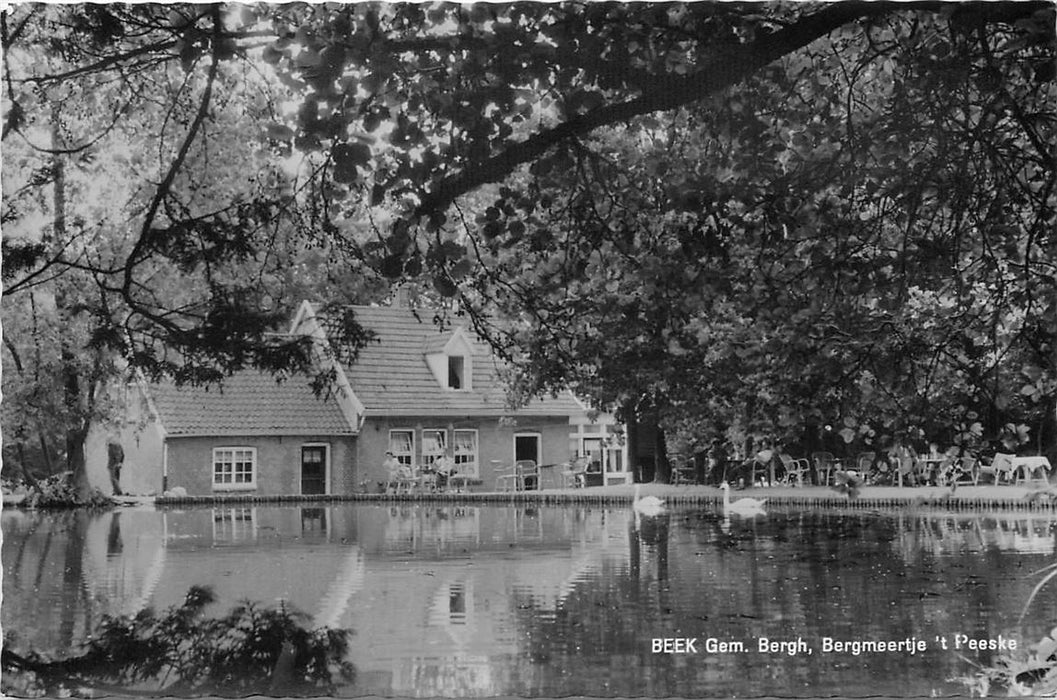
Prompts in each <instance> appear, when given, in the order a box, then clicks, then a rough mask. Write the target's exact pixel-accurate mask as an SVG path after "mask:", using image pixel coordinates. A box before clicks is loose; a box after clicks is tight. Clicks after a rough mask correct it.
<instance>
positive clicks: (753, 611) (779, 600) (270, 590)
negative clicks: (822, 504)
mask: <svg viewBox="0 0 1057 700" xmlns="http://www.w3.org/2000/svg"><path fill="white" fill-rule="evenodd" d="M2 518H3V519H2V526H3V534H4V540H3V566H4V580H3V594H4V597H3V609H2V622H3V627H4V631H5V634H12V633H13V634H14V635H15V640H16V645H15V646H17V647H19V648H27V647H29V648H33V649H36V650H39V651H51V652H63V651H69V650H71V649H73V648H74V647H75V645H76V644H77V643H78V642H80V641H82V640H83V639H84V638H85V636H86V635H87V634H89V633H90V632H91V630H92V629H93V628H94V626H95V625H96V624H97V623H98V621H99V620H100V618H101V616H102V615H104V614H118V613H134V612H136V611H137V610H139V609H141V608H143V607H144V606H153V607H155V608H157V609H160V608H164V607H167V606H170V605H174V604H176V603H179V602H180V601H181V600H182V598H183V596H184V594H185V593H186V592H187V590H188V588H189V587H190V586H191V585H193V584H208V585H210V586H212V587H213V588H214V590H215V591H216V593H217V595H218V602H217V603H216V604H215V612H216V614H221V613H223V612H226V611H227V610H228V609H229V608H230V606H231V605H232V604H233V603H235V602H237V601H240V600H243V599H251V600H255V601H259V602H261V603H265V604H269V605H271V604H277V603H278V602H279V601H282V602H283V604H285V605H290V606H293V607H295V608H297V609H299V610H301V611H303V612H305V613H307V614H308V615H309V616H311V619H312V620H313V621H314V622H315V624H318V625H331V626H336V627H344V628H351V629H352V630H353V631H354V635H353V636H352V637H351V645H350V649H349V658H350V660H351V661H352V662H353V663H354V665H355V667H356V670H357V674H356V678H355V680H354V681H353V682H352V683H351V684H349V685H347V686H345V687H343V688H342V689H341V695H346V696H357V695H364V694H380V695H397V696H416V697H424V696H438V695H439V696H458V697H464V696H491V695H501V694H502V695H506V694H512V695H524V696H565V695H570V694H583V695H591V696H653V697H665V696H670V695H679V696H690V697H728V696H734V695H737V696H742V697H744V696H762V695H769V696H818V695H852V696H867V695H871V696H873V695H888V696H900V697H910V696H914V697H921V696H932V695H941V696H942V695H950V694H958V693H963V692H964V689H963V688H962V686H960V685H958V684H956V683H952V682H950V681H949V679H950V678H953V677H956V676H959V675H963V674H966V673H968V672H970V671H971V666H970V665H969V663H968V661H967V659H968V660H971V661H975V662H987V661H988V660H990V659H991V658H993V657H992V654H993V653H994V652H976V651H970V650H968V649H965V648H962V649H960V650H955V649H954V646H955V641H956V637H957V635H964V636H965V637H967V638H971V639H995V640H997V639H998V638H999V636H1000V635H1001V636H1002V637H1003V638H1005V639H1013V640H1017V641H1018V642H1019V643H1020V644H1021V645H1028V644H1032V643H1035V642H1037V641H1038V640H1039V639H1041V638H1042V637H1043V635H1044V634H1045V633H1046V632H1047V631H1048V630H1049V629H1050V627H1052V625H1053V624H1054V622H1055V621H1057V584H1054V585H1052V586H1050V587H1049V588H1047V589H1044V590H1043V593H1042V594H1041V595H1040V596H1039V597H1038V598H1037V599H1036V600H1035V602H1034V603H1033V604H1032V605H1031V608H1030V611H1029V614H1028V615H1027V616H1026V617H1025V620H1024V622H1023V623H1020V622H1018V619H1019V618H1020V615H1021V612H1022V610H1023V606H1024V603H1025V601H1026V600H1027V599H1028V596H1029V594H1030V592H1031V590H1032V588H1033V587H1034V586H1035V584H1036V583H1037V582H1038V580H1039V576H1038V575H1037V574H1036V573H1035V572H1037V571H1038V570H1039V569H1041V568H1042V567H1043V566H1045V565H1046V564H1049V563H1051V562H1053V561H1054V553H1055V551H1057V546H1055V545H1057V528H1055V523H1054V516H1053V515H1045V516H1043V515H1037V514H1024V513H1011V514H1008V515H998V514H977V515H966V514H951V515H932V514H929V513H926V512H915V511H913V510H909V509H908V510H903V511H893V512H890V513H880V512H873V513H866V512H855V511H848V512H833V511H829V512H810V511H803V510H774V511H772V512H770V513H768V514H767V516H766V517H757V518H754V519H741V518H738V517H734V518H729V519H725V518H724V517H722V514H721V513H717V512H716V511H715V510H713V509H710V508H708V507H693V508H683V509H676V510H674V511H673V512H671V513H670V514H668V515H666V516H662V517H661V518H651V519H644V520H643V519H637V518H636V517H635V516H634V515H633V514H632V512H631V511H630V509H629V508H627V507H619V506H611V507H597V506H596V507H583V506H576V507H571V506H570V507H557V506H555V507H539V508H526V507H512V506H511V507H499V506H478V505H463V506H453V505H451V504H444V505H439V504H427V503H418V504H401V505H390V504H364V503H360V504H334V505H325V506H320V507H300V506H278V505H276V506H272V505H262V506H256V507H216V508H208V507H204V508H198V507H196V508H191V509H183V510H150V509H123V510H117V511H113V512H107V513H94V514H88V513H85V512H77V513H54V514H45V513H36V512H23V511H11V510H5V511H4V512H3V516H2ZM764 638H766V639H767V640H770V641H772V642H778V643H781V642H787V644H776V645H775V646H774V647H773V648H771V649H768V650H766V651H760V640H761V639H764ZM655 639H662V640H663V639H683V640H685V639H696V641H695V642H691V643H689V646H688V648H682V646H683V645H686V644H687V643H686V642H682V643H680V649H681V650H682V651H688V652H690V653H679V654H665V653H654V646H655V645H657V646H661V647H662V648H663V645H664V642H655V641H654V640H655ZM827 639H830V640H833V642H829V643H827V641H826V640H827ZM801 640H802V642H801ZM875 641H881V642H893V643H896V642H903V644H901V645H895V644H894V645H893V646H898V647H899V648H898V649H894V650H890V651H862V649H861V648H859V649H857V648H855V647H854V646H851V643H855V642H860V643H861V642H875ZM944 642H946V644H947V647H948V648H947V649H944V648H943V643H944ZM838 643H848V644H849V646H847V647H845V648H841V647H839V645H838ZM673 644H674V642H669V646H671V645H673ZM739 645H744V648H743V649H741V648H739ZM922 647H923V648H922ZM808 650H809V651H808ZM856 652H858V653H856Z"/></svg>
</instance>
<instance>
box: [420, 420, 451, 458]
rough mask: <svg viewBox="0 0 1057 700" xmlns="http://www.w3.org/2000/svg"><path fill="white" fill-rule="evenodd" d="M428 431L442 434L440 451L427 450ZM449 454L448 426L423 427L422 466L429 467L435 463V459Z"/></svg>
mask: <svg viewBox="0 0 1057 700" xmlns="http://www.w3.org/2000/svg"><path fill="white" fill-rule="evenodd" d="M426 433H437V434H439V435H440V451H439V452H438V451H436V450H431V451H429V452H426V445H427V444H429V441H428V440H427V439H426ZM447 456H448V429H447V428H423V429H422V466H424V467H428V466H430V465H431V464H433V461H434V460H436V459H439V458H440V457H447Z"/></svg>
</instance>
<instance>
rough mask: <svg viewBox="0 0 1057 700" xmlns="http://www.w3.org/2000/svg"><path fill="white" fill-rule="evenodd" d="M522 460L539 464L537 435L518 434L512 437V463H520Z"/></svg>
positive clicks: (538, 438) (538, 440) (538, 437)
mask: <svg viewBox="0 0 1057 700" xmlns="http://www.w3.org/2000/svg"><path fill="white" fill-rule="evenodd" d="M523 459H531V460H532V461H533V462H535V463H536V464H539V463H540V436H539V433H518V434H517V435H515V436H514V461H515V462H520V461H521V460H523Z"/></svg>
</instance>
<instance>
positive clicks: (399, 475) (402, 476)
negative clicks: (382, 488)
mask: <svg viewBox="0 0 1057 700" xmlns="http://www.w3.org/2000/svg"><path fill="white" fill-rule="evenodd" d="M382 469H384V470H385V473H386V477H387V479H388V484H387V487H389V488H396V486H397V484H398V483H399V482H401V481H410V480H411V477H412V474H411V468H410V467H408V466H407V465H405V464H401V463H400V460H398V459H397V458H396V455H394V454H393V453H392V452H386V453H385V461H384V462H382Z"/></svg>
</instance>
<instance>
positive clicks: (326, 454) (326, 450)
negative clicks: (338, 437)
mask: <svg viewBox="0 0 1057 700" xmlns="http://www.w3.org/2000/svg"><path fill="white" fill-rule="evenodd" d="M306 447H322V448H323V494H324V495H326V494H329V493H330V443H329V442H303V443H301V449H300V450H298V458H299V459H298V468H299V471H298V472H297V490H298V491H300V490H301V485H302V484H301V478H302V473H301V470H303V469H304V468H305V461H304V460H305V453H304V451H303V450H304V448H306Z"/></svg>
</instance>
